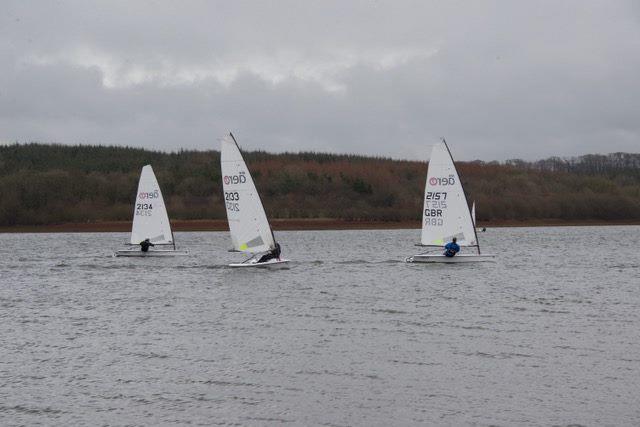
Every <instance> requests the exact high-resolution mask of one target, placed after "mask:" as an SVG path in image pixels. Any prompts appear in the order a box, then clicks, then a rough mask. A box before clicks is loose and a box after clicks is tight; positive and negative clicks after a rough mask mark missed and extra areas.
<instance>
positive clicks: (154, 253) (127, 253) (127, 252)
mask: <svg viewBox="0 0 640 427" xmlns="http://www.w3.org/2000/svg"><path fill="white" fill-rule="evenodd" d="M186 255H189V251H184V250H175V249H150V250H149V251H147V252H142V251H141V250H140V249H121V250H118V251H116V252H115V253H114V254H113V256H115V257H138V258H148V257H168V256H186Z"/></svg>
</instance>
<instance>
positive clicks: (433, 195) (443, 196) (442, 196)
mask: <svg viewBox="0 0 640 427" xmlns="http://www.w3.org/2000/svg"><path fill="white" fill-rule="evenodd" d="M426 199H427V200H447V192H446V191H427V195H426Z"/></svg>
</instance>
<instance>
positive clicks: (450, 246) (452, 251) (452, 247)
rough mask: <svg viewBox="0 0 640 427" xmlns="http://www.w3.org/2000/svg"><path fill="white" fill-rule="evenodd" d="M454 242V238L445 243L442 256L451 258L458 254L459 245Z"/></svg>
mask: <svg viewBox="0 0 640 427" xmlns="http://www.w3.org/2000/svg"><path fill="white" fill-rule="evenodd" d="M456 240H458V239H456V238H455V237H454V238H453V241H451V242H449V243H447V244H446V245H445V246H444V256H447V257H449V258H451V257H452V256H455V255H456V254H457V253H458V252H460V245H458V244H457V243H456Z"/></svg>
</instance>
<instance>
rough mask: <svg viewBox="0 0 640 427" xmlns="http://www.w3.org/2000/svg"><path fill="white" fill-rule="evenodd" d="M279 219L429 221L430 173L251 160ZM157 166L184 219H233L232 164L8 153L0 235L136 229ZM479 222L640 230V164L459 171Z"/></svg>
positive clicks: (332, 161) (143, 156)
mask: <svg viewBox="0 0 640 427" xmlns="http://www.w3.org/2000/svg"><path fill="white" fill-rule="evenodd" d="M244 155H245V160H246V161H247V164H248V165H249V168H250V170H251V173H252V175H253V177H254V180H255V182H256V186H257V187H258V190H259V192H260V194H261V196H262V199H263V203H264V205H265V209H266V211H267V213H268V215H269V216H270V217H272V218H336V219H345V220H382V221H402V220H419V219H420V218H421V212H422V197H423V192H424V181H425V176H426V169H427V168H426V164H424V163H421V162H412V161H403V160H392V159H388V158H377V157H365V156H356V155H338V154H327V153H313V152H302V153H282V154H270V153H266V152H262V151H253V152H246V153H244ZM145 164H151V165H152V166H153V168H154V172H155V173H156V176H157V178H158V181H159V183H160V187H161V189H162V192H163V195H164V198H165V202H166V204H167V209H168V211H169V215H170V217H171V218H173V219H223V218H226V213H225V208H224V203H223V200H222V184H221V176H220V153H219V152H218V151H191V150H189V151H186V150H181V151H178V152H172V153H166V152H159V151H151V150H144V149H139V148H130V147H116V146H87V145H77V146H68V145H56V144H36V143H33V144H13V145H4V146H0V225H3V226H11V225H39V224H53V223H64V222H87V221H89V222H92V221H108V220H130V219H131V216H132V211H133V202H134V200H135V193H136V189H137V184H138V178H139V174H140V170H141V168H142V166H143V165H145ZM456 164H457V167H458V170H459V173H460V176H461V179H462V182H463V185H464V188H465V191H466V192H467V197H468V200H470V201H471V200H475V201H476V204H477V206H478V212H477V215H478V221H480V222H481V221H496V220H497V221H499V220H523V221H524V220H534V219H535V220H545V219H559V220H640V155H639V154H628V153H615V154H610V155H606V156H600V155H587V156H582V157H577V158H571V159H559V158H551V159H546V160H540V161H537V162H525V161H522V160H510V161H507V162H504V163H499V162H481V161H474V162H456Z"/></svg>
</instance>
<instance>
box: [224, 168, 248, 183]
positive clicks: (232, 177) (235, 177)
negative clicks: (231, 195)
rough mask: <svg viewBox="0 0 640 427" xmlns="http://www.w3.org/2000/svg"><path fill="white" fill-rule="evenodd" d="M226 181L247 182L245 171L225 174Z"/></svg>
mask: <svg viewBox="0 0 640 427" xmlns="http://www.w3.org/2000/svg"><path fill="white" fill-rule="evenodd" d="M223 179H224V183H225V184H227V185H229V184H244V183H245V182H247V177H246V176H245V174H244V171H241V172H238V175H225V176H224V178H223Z"/></svg>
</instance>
